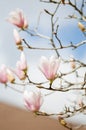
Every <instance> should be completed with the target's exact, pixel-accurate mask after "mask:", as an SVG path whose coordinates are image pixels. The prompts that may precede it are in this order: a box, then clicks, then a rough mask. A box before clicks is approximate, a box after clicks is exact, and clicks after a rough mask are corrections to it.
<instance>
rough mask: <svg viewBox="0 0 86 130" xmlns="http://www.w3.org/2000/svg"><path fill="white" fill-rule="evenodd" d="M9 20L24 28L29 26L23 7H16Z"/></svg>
mask: <svg viewBox="0 0 86 130" xmlns="http://www.w3.org/2000/svg"><path fill="white" fill-rule="evenodd" d="M7 20H8V21H9V22H10V23H12V24H14V25H16V26H17V27H19V28H22V29H24V28H27V27H28V22H27V19H26V17H25V16H24V13H23V11H22V10H21V9H16V10H15V11H12V12H11V13H10V14H9V18H8V19H7Z"/></svg>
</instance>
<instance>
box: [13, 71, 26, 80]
mask: <svg viewBox="0 0 86 130" xmlns="http://www.w3.org/2000/svg"><path fill="white" fill-rule="evenodd" d="M15 74H16V75H17V76H18V78H19V79H20V80H24V79H25V78H26V75H25V72H24V71H22V70H20V69H18V68H16V70H15Z"/></svg>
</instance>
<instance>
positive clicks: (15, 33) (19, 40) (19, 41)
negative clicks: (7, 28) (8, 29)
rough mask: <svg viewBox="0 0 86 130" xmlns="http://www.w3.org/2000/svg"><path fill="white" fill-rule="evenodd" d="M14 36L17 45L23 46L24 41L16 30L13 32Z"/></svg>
mask: <svg viewBox="0 0 86 130" xmlns="http://www.w3.org/2000/svg"><path fill="white" fill-rule="evenodd" d="M13 35H14V40H15V43H16V45H21V43H22V40H21V38H20V36H19V33H18V31H17V30H16V29H14V30H13Z"/></svg>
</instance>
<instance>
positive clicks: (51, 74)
mask: <svg viewBox="0 0 86 130" xmlns="http://www.w3.org/2000/svg"><path fill="white" fill-rule="evenodd" d="M59 64H60V60H59V59H57V58H56V57H54V56H51V57H50V58H49V59H47V58H46V57H45V56H42V57H41V60H40V65H39V68H40V70H41V71H42V73H43V74H44V75H45V77H46V78H47V79H48V80H54V79H55V78H56V73H57V70H58V69H59Z"/></svg>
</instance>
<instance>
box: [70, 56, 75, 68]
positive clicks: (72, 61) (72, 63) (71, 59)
mask: <svg viewBox="0 0 86 130" xmlns="http://www.w3.org/2000/svg"><path fill="white" fill-rule="evenodd" d="M70 65H71V68H72V69H75V68H76V63H75V61H74V59H73V57H71V58H70Z"/></svg>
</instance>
